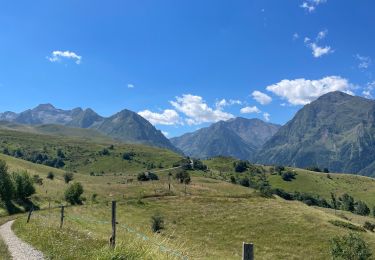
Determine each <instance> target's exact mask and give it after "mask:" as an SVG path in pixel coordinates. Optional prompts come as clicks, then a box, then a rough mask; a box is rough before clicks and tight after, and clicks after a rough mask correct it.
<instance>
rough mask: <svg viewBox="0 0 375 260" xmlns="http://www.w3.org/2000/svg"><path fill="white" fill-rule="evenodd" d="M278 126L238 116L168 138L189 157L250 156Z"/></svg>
mask: <svg viewBox="0 0 375 260" xmlns="http://www.w3.org/2000/svg"><path fill="white" fill-rule="evenodd" d="M279 128H280V126H279V125H276V124H271V123H266V122H263V121H262V120H259V119H246V118H241V117H237V118H234V119H230V120H228V121H220V122H217V123H214V124H212V125H211V126H209V127H206V128H202V129H199V130H197V131H195V132H193V133H187V134H184V135H182V136H180V137H174V138H171V139H170V140H171V142H172V144H174V145H175V146H176V147H177V148H179V149H180V150H182V151H183V152H184V153H185V154H186V155H189V156H192V157H196V158H209V157H214V156H232V157H235V158H239V159H247V160H250V159H252V158H253V156H254V155H255V153H256V151H257V150H258V149H259V148H260V147H261V146H262V145H263V144H264V143H265V142H266V141H267V140H268V139H269V138H271V136H272V135H274V134H275V133H276V132H277V130H278V129H279Z"/></svg>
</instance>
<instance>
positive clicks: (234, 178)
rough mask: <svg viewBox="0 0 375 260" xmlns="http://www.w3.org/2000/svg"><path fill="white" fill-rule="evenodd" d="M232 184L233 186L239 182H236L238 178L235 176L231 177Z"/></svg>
mask: <svg viewBox="0 0 375 260" xmlns="http://www.w3.org/2000/svg"><path fill="white" fill-rule="evenodd" d="M230 182H231V183H233V184H236V183H237V181H236V177H234V176H233V175H231V176H230Z"/></svg>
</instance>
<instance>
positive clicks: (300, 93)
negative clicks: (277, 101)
mask: <svg viewBox="0 0 375 260" xmlns="http://www.w3.org/2000/svg"><path fill="white" fill-rule="evenodd" d="M353 87H354V86H353V85H352V84H350V83H349V81H348V80H347V79H344V78H341V77H339V76H330V77H325V78H322V79H319V80H307V79H304V78H301V79H294V80H288V79H284V80H282V81H280V82H278V83H276V84H273V85H270V86H268V87H266V89H267V90H268V91H270V92H272V93H274V94H275V95H277V96H279V97H281V98H282V99H285V100H287V101H288V102H289V103H290V104H292V105H306V104H308V103H310V102H311V101H313V100H315V99H317V98H318V97H320V96H321V95H324V94H326V93H328V92H332V91H343V92H346V93H348V94H353V93H352V92H351V89H352V88H353Z"/></svg>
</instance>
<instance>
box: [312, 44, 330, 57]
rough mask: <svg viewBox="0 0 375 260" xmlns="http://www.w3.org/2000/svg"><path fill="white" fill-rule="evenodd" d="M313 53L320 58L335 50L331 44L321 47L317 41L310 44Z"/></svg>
mask: <svg viewBox="0 0 375 260" xmlns="http://www.w3.org/2000/svg"><path fill="white" fill-rule="evenodd" d="M309 46H310V48H311V50H312V54H313V56H314V57H315V58H319V57H321V56H323V55H326V54H330V53H333V52H334V51H333V50H332V49H331V47H330V46H325V47H321V46H318V45H317V44H316V43H311V44H309Z"/></svg>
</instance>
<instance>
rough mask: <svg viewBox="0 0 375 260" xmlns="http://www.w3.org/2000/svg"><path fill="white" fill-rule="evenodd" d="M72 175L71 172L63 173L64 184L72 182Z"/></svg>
mask: <svg viewBox="0 0 375 260" xmlns="http://www.w3.org/2000/svg"><path fill="white" fill-rule="evenodd" d="M73 178H74V174H73V173H72V172H65V173H64V181H65V183H69V182H71V181H72V180H73Z"/></svg>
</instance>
